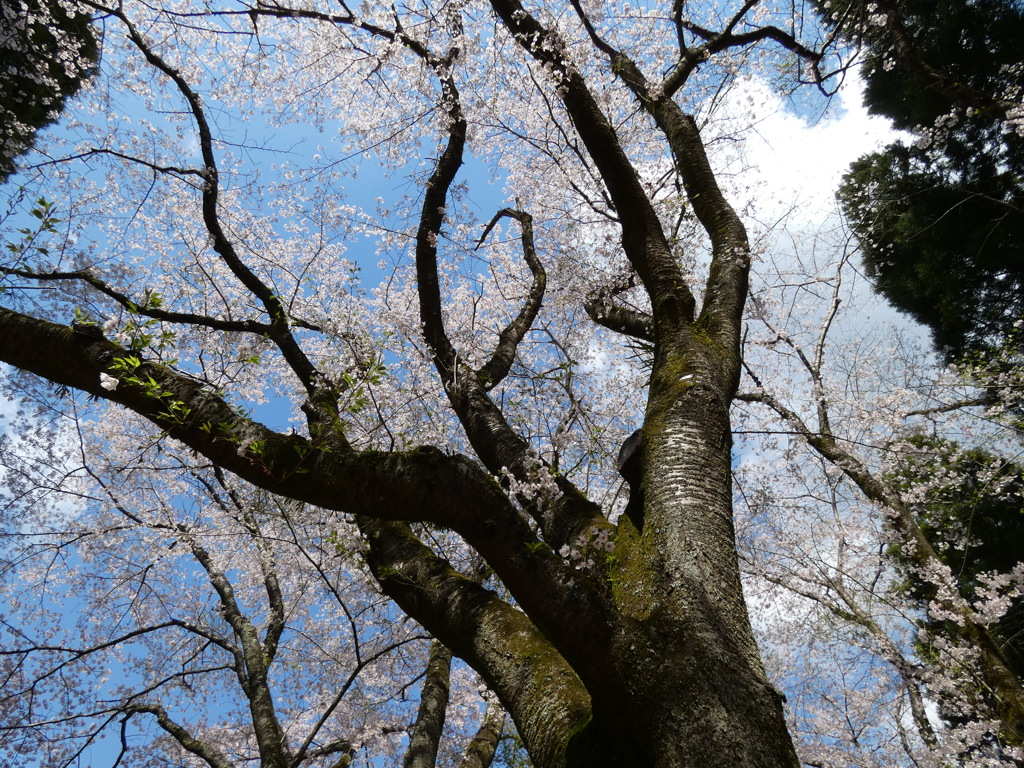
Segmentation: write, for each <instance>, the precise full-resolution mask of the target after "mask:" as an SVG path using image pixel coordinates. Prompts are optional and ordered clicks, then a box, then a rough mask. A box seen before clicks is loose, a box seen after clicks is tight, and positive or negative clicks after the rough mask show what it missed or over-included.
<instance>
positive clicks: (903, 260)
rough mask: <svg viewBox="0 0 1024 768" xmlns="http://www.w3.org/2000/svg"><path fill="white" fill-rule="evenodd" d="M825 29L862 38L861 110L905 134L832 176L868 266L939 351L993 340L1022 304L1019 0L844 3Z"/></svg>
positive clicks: (1001, 336) (957, 353) (975, 348)
mask: <svg viewBox="0 0 1024 768" xmlns="http://www.w3.org/2000/svg"><path fill="white" fill-rule="evenodd" d="M864 16H866V17H867V18H866V19H864V18H863V17H864ZM835 28H836V30H837V32H838V33H839V34H841V35H842V36H843V37H844V38H846V39H847V40H849V41H850V42H851V43H855V44H857V45H862V46H863V47H864V48H865V53H866V55H865V58H864V65H863V73H864V81H865V99H866V101H867V103H868V104H869V106H870V107H871V109H872V110H873V111H875V112H877V113H878V114H882V115H885V116H887V117H889V118H890V119H892V120H893V121H894V123H895V124H896V125H897V126H898V127H900V128H902V129H904V130H908V131H914V132H916V133H917V136H916V138H915V139H911V140H901V141H897V142H895V143H893V144H891V145H890V146H889V147H887V148H886V149H885V151H883V152H878V153H874V154H871V155H867V156H865V157H863V158H861V159H860V160H858V161H857V162H856V163H855V164H854V165H853V167H852V168H851V170H850V174H849V176H848V177H847V179H846V181H845V182H844V184H843V188H842V193H841V194H842V199H843V204H844V209H845V211H846V214H847V216H849V218H850V220H851V222H852V224H853V226H854V228H855V229H856V231H857V233H858V235H859V236H860V237H861V239H862V241H863V258H864V263H865V266H866V268H867V270H868V273H869V274H870V275H871V276H872V277H873V278H875V279H876V281H877V285H878V290H879V291H881V292H882V293H883V294H884V295H885V296H886V298H888V299H889V301H891V302H892V303H893V304H894V305H895V306H896V307H898V308H900V309H901V310H903V311H905V312H908V313H910V314H911V315H912V316H913V317H914V318H915V319H917V320H918V321H920V322H922V323H924V324H925V325H927V326H928V327H929V328H930V329H931V331H932V336H933V339H934V341H935V344H936V346H937V347H938V349H940V350H941V351H942V352H943V354H945V355H946V356H947V358H948V359H952V360H957V359H962V358H963V357H965V356H966V355H969V354H970V353H977V352H983V351H986V350H990V349H991V348H992V347H998V346H999V345H1000V344H1001V343H1002V342H1003V341H1004V340H1006V339H1007V337H1008V336H1009V335H1010V334H1011V333H1012V332H1013V329H1014V323H1015V322H1016V321H1017V320H1019V319H1020V318H1021V316H1022V314H1024V271H1022V267H1021V259H1020V251H1021V243H1022V240H1024V214H1022V210H1021V206H1022V199H1024V195H1022V188H1021V174H1022V170H1024V164H1022V163H1024V156H1022V151H1024V138H1022V136H1024V122H1022V119H1024V114H1022V113H1021V111H1020V95H1021V93H1022V88H1024V67H1022V65H1021V59H1020V51H1019V40H1020V38H1021V35H1022V34H1024V9H1022V8H1021V5H1020V3H1018V2H1014V0H979V1H977V2H948V3H938V4H937V3H934V2H907V1H904V2H881V3H877V4H876V5H875V8H874V11H869V10H867V7H866V6H864V5H862V4H860V3H851V4H849V5H848V6H846V7H844V8H843V11H842V13H841V14H840V15H839V16H838V17H837V20H836V24H835Z"/></svg>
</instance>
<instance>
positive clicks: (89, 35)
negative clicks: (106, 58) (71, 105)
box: [0, 0, 99, 182]
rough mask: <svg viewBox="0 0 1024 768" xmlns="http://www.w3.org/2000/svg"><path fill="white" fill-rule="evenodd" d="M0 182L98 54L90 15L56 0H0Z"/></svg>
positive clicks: (46, 124)
mask: <svg viewBox="0 0 1024 768" xmlns="http://www.w3.org/2000/svg"><path fill="white" fill-rule="evenodd" d="M0 15H2V17H3V20H4V21H3V25H2V31H0V73H2V74H0V182H2V181H6V179H7V177H8V176H10V175H11V174H12V173H13V172H14V171H15V163H14V159H15V158H16V157H17V156H18V155H21V154H23V153H24V152H26V151H27V150H28V149H29V148H30V147H31V146H32V144H33V142H34V140H35V135H36V132H37V131H39V130H40V129H41V128H45V127H46V126H48V125H50V124H51V123H53V122H54V121H55V120H56V119H57V116H58V115H59V114H60V111H61V109H62V108H63V106H64V101H65V100H66V99H67V98H68V97H69V96H72V95H73V94H75V93H76V92H77V91H78V89H79V88H81V87H82V83H83V82H84V80H85V79H86V78H87V77H88V75H89V71H90V69H91V68H92V67H93V66H94V65H95V63H96V61H97V59H98V55H99V53H98V51H99V49H98V45H97V40H96V35H95V33H94V31H93V29H92V27H91V26H90V18H89V14H88V13H86V12H85V11H84V10H82V9H77V8H72V7H67V6H65V5H64V4H62V3H61V2H60V1H59V0H0Z"/></svg>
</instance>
